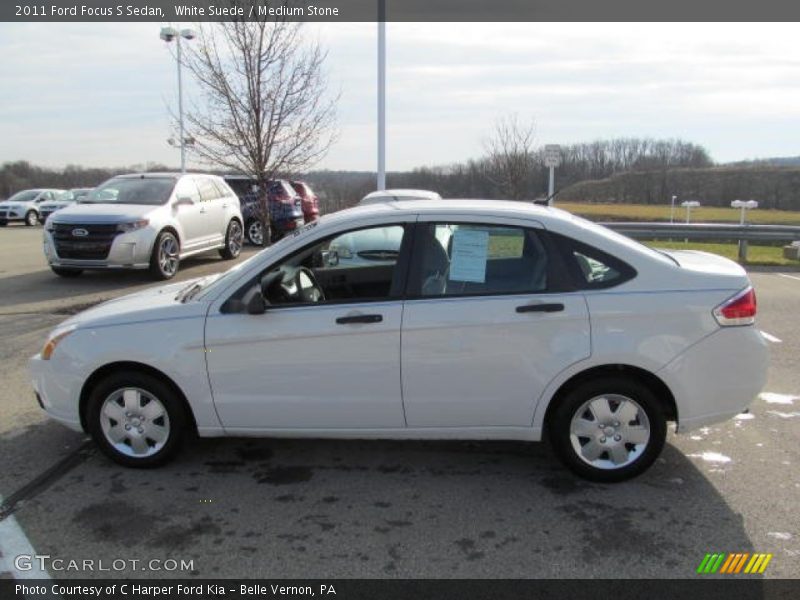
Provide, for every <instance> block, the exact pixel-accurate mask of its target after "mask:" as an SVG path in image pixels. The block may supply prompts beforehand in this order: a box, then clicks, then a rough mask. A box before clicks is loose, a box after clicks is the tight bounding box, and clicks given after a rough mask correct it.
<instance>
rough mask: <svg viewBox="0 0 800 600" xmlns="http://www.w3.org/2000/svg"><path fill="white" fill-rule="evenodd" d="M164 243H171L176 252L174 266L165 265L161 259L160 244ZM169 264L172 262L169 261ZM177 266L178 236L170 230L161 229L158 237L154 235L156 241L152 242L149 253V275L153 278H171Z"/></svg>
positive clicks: (178, 258)
mask: <svg viewBox="0 0 800 600" xmlns="http://www.w3.org/2000/svg"><path fill="white" fill-rule="evenodd" d="M165 243H171V244H172V245H173V247H174V249H175V251H176V252H177V253H178V254H177V255H176V256H175V257H174V268H172V267H168V266H165V265H164V264H163V262H162V260H161V251H162V246H163V245H164V244H165ZM169 264H170V265H171V264H173V262H172V261H170V263H169ZM179 268H180V243H179V242H178V238H177V237H176V236H175V234H174V233H172V232H171V231H162V232H161V233H159V234H158V237H156V241H155V243H154V244H153V251H152V252H151V253H150V275H151V276H152V277H153V279H156V280H158V281H164V280H166V279H172V278H173V277H175V274H176V273H177V272H178V269H179Z"/></svg>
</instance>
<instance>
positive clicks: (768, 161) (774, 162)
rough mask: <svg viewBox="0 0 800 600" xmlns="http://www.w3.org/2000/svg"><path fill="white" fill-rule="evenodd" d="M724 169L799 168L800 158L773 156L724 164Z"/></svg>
mask: <svg viewBox="0 0 800 600" xmlns="http://www.w3.org/2000/svg"><path fill="white" fill-rule="evenodd" d="M724 166H726V167H800V156H773V157H772V158H755V159H753V160H740V161H736V162H731V163H725V165H724Z"/></svg>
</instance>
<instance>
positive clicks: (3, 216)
mask: <svg viewBox="0 0 800 600" xmlns="http://www.w3.org/2000/svg"><path fill="white" fill-rule="evenodd" d="M63 191H64V190H51V189H46V190H43V189H35V190H23V191H21V192H17V193H16V194H14V195H13V196H11V198H9V199H8V200H4V201H3V202H0V227H4V226H5V225H7V224H8V223H10V222H11V221H22V222H24V223H25V225H28V226H29V227H32V226H34V225H36V224H37V223H39V221H40V220H42V221H43V219H40V217H39V207H40V206H41V204H42V203H43V202H49V201H51V200H55V199H56V198H57V197H58V196H59V195H60V194H61V193H63Z"/></svg>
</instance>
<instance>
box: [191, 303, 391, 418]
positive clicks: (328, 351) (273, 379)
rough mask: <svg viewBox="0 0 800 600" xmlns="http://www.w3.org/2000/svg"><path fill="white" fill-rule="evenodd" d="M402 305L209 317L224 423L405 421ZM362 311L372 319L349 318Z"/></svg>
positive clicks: (213, 374)
mask: <svg viewBox="0 0 800 600" xmlns="http://www.w3.org/2000/svg"><path fill="white" fill-rule="evenodd" d="M402 310H403V308H402V303H401V302H400V301H399V300H398V301H389V302H374V303H357V304H339V305H335V304H331V305H308V306H298V307H284V308H273V309H270V310H268V311H267V312H266V313H265V314H263V315H246V314H218V315H216V316H209V318H208V320H207V324H206V345H207V350H208V351H207V354H206V357H207V364H208V373H209V378H210V381H211V387H212V390H213V393H214V402H215V405H216V408H217V412H218V414H219V417H220V419H221V421H222V423H223V425H224V426H225V427H226V428H229V429H236V428H247V429H257V428H304V429H307V428H383V427H404V426H405V421H404V417H403V408H402V400H401V396H400V321H401V315H402ZM359 316H360V317H368V318H356V319H352V318H348V317H359ZM376 316H380V319H378V318H376ZM337 320H339V321H342V322H338V323H337Z"/></svg>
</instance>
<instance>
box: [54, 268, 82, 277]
mask: <svg viewBox="0 0 800 600" xmlns="http://www.w3.org/2000/svg"><path fill="white" fill-rule="evenodd" d="M50 268H51V269H52V270H53V273H55V274H56V275H58V276H59V277H67V278H70V277H78V276H79V275H80V274H81V273H83V269H69V268H66V267H50Z"/></svg>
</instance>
